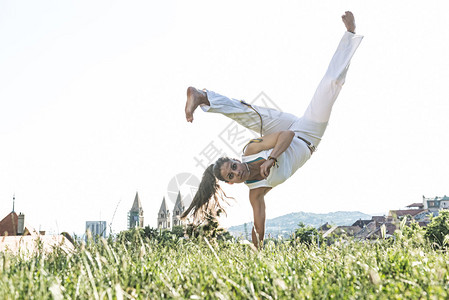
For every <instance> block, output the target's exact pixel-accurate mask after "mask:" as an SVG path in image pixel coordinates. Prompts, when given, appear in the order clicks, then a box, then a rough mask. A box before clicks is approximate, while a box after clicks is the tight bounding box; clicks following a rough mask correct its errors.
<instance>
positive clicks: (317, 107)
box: [304, 12, 363, 123]
mask: <svg viewBox="0 0 449 300" xmlns="http://www.w3.org/2000/svg"><path fill="white" fill-rule="evenodd" d="M342 19H343V22H344V23H345V26H346V28H347V30H348V31H346V32H345V34H344V35H343V37H342V39H341V41H340V44H339V45H338V47H337V50H336V51H335V54H334V56H333V57H332V60H331V62H330V63H329V67H328V69H327V72H326V74H325V75H324V77H323V79H322V80H321V82H320V84H319V85H318V88H317V89H316V92H315V94H314V96H313V98H312V100H311V102H310V104H309V106H308V108H307V110H306V112H305V113H304V118H306V119H308V120H310V121H313V122H317V123H326V122H328V121H329V118H330V115H331V111H332V106H333V105H334V102H335V100H336V99H337V97H338V94H339V93H340V90H341V88H342V86H343V84H344V82H345V77H346V72H347V71H348V68H349V63H350V61H351V58H352V56H353V55H354V53H355V51H356V50H357V47H358V46H359V45H360V43H361V41H362V39H363V36H361V35H356V34H355V33H354V31H355V21H354V16H353V15H352V13H351V12H346V13H345V14H344V15H343V16H342Z"/></svg>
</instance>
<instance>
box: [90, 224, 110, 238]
mask: <svg viewBox="0 0 449 300" xmlns="http://www.w3.org/2000/svg"><path fill="white" fill-rule="evenodd" d="M87 231H90V233H91V234H92V236H93V237H97V236H100V237H104V238H105V237H106V221H86V232H87Z"/></svg>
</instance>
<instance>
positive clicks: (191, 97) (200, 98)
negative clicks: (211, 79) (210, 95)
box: [186, 86, 209, 122]
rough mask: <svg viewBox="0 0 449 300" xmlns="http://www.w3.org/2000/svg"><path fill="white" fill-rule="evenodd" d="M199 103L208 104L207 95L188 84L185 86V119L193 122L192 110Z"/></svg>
mask: <svg viewBox="0 0 449 300" xmlns="http://www.w3.org/2000/svg"><path fill="white" fill-rule="evenodd" d="M200 104H207V105H209V101H208V100H207V96H206V94H205V93H204V92H203V91H198V90H197V89H196V88H194V87H192V86H190V87H188V88H187V101H186V119H187V122H193V112H194V111H195V109H196V108H197V107H198V105H200Z"/></svg>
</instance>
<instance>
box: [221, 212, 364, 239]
mask: <svg viewBox="0 0 449 300" xmlns="http://www.w3.org/2000/svg"><path fill="white" fill-rule="evenodd" d="M359 219H362V220H369V219H371V216H370V215H367V214H364V213H361V212H359V211H337V212H331V213H327V214H315V213H307V212H296V213H291V214H288V215H283V216H280V217H277V218H274V219H269V220H267V221H266V224H265V236H268V235H271V236H272V237H278V236H279V235H282V236H284V237H289V236H290V234H292V233H293V232H295V230H296V229H297V228H298V223H299V222H303V223H304V224H306V225H310V226H313V227H319V226H321V225H323V224H325V223H326V222H327V223H329V224H331V225H352V224H353V223H354V222H355V221H357V220H359ZM245 225H246V226H245ZM245 227H246V229H245ZM252 228H253V222H249V223H245V224H242V225H237V226H232V227H229V228H228V231H229V232H230V233H231V234H232V235H233V236H236V237H239V236H243V237H245V231H246V233H247V234H248V238H250V236H251V229H252Z"/></svg>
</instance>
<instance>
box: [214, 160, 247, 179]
mask: <svg viewBox="0 0 449 300" xmlns="http://www.w3.org/2000/svg"><path fill="white" fill-rule="evenodd" d="M220 173H221V176H223V178H224V179H225V180H226V181H227V182H228V183H230V184H232V183H242V182H244V181H246V180H248V178H249V171H248V168H247V167H246V165H245V164H242V163H241V162H240V161H238V160H236V159H231V160H229V161H227V162H225V163H223V165H222V166H221V169H220Z"/></svg>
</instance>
